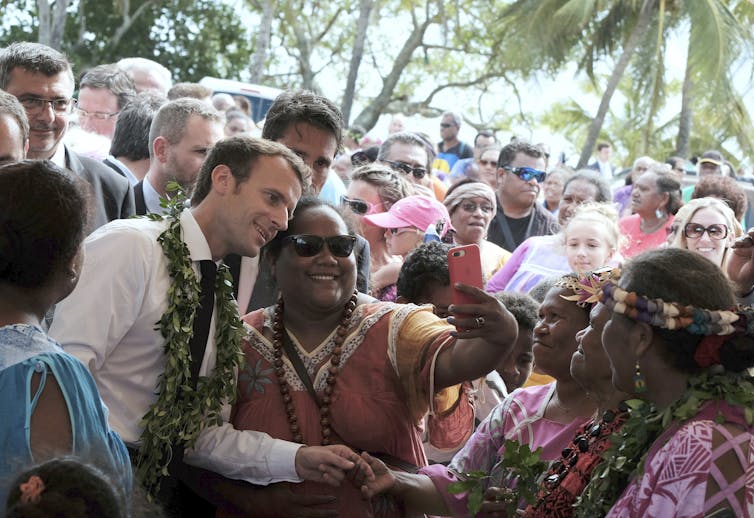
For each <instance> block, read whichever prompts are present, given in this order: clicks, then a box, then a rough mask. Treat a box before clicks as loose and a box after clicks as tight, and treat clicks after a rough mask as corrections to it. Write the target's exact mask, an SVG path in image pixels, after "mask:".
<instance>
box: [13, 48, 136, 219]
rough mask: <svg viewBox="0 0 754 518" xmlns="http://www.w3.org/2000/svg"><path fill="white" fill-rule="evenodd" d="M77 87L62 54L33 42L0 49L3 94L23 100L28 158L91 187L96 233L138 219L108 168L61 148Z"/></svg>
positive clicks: (127, 192) (121, 181)
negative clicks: (120, 221)
mask: <svg viewBox="0 0 754 518" xmlns="http://www.w3.org/2000/svg"><path fill="white" fill-rule="evenodd" d="M73 88H74V82H73V71H72V70H71V66H70V64H69V63H68V60H67V59H66V57H65V56H64V55H63V54H61V53H60V52H58V51H56V50H54V49H52V48H50V47H47V46H46V45H42V44H39V43H28V42H22V43H12V44H11V45H9V46H7V47H5V48H4V49H2V50H0V89H3V90H5V91H6V92H8V93H9V94H12V95H14V96H15V97H16V98H17V99H18V100H19V101H20V103H21V105H22V106H23V107H24V110H25V111H26V116H27V117H28V119H29V130H30V131H29V151H28V154H27V156H28V158H33V159H43V160H51V161H52V162H54V163H56V164H57V165H59V166H61V167H66V168H68V169H70V170H71V171H73V172H74V173H76V174H78V175H79V176H81V177H82V178H84V179H85V180H86V181H87V182H88V183H89V185H90V186H91V188H92V196H93V210H94V218H93V219H94V221H93V223H94V227H95V228H96V227H100V226H102V225H104V224H105V223H107V222H108V221H112V220H114V219H118V218H127V217H130V216H132V215H133V214H134V197H133V190H132V189H131V185H130V184H129V183H128V180H126V179H125V178H123V177H122V176H120V175H118V174H117V173H115V172H113V171H112V170H111V169H110V168H109V167H107V166H105V165H104V164H102V163H101V162H97V161H95V160H91V159H89V158H86V157H82V156H79V155H78V154H76V153H75V152H74V151H72V150H70V149H68V148H67V147H65V146H64V145H63V144H62V140H63V137H64V136H65V133H66V131H67V129H68V120H69V117H70V114H71V112H72V110H73V105H74V100H73V97H72V96H73Z"/></svg>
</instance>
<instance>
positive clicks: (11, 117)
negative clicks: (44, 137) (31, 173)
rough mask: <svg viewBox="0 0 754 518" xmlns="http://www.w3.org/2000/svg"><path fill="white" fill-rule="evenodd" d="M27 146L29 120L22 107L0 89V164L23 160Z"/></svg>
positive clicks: (16, 100)
mask: <svg viewBox="0 0 754 518" xmlns="http://www.w3.org/2000/svg"><path fill="white" fill-rule="evenodd" d="M28 148H29V121H28V120H26V113H25V112H24V107H23V106H21V103H19V102H18V99H16V98H15V97H13V96H12V95H11V94H8V93H5V92H3V91H2V90H0V165H3V164H7V163H10V162H18V161H19V160H23V159H24V158H26V150H27V149H28Z"/></svg>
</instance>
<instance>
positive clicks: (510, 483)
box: [448, 440, 546, 516]
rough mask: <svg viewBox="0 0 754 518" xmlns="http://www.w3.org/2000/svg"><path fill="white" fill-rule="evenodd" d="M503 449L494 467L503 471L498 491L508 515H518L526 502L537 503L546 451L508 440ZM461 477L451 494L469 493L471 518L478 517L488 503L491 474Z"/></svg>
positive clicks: (474, 474) (451, 489)
mask: <svg viewBox="0 0 754 518" xmlns="http://www.w3.org/2000/svg"><path fill="white" fill-rule="evenodd" d="M503 449H504V452H503V457H502V459H500V461H499V463H498V464H497V465H496V466H495V468H493V469H494V470H497V469H502V470H503V478H502V482H501V488H502V489H503V491H502V492H501V491H498V495H499V498H498V499H499V500H500V501H504V502H505V504H506V511H507V513H508V516H516V509H518V507H519V503H520V502H521V501H522V500H524V501H526V502H527V503H529V504H531V503H534V501H535V500H536V494H537V485H538V480H539V477H540V476H541V475H542V473H543V472H544V471H545V467H546V464H545V463H544V462H543V461H541V460H540V458H541V456H542V448H537V449H536V450H535V451H533V452H532V451H531V449H529V445H528V444H521V443H519V442H518V441H515V440H506V441H505V442H504V443H503ZM459 478H460V479H461V480H459V481H458V482H454V483H452V484H450V485H449V486H448V492H449V493H451V494H454V495H456V494H461V493H467V502H468V504H467V508H468V510H469V516H476V514H477V513H478V512H479V508H480V507H481V505H482V502H483V500H484V492H485V489H487V484H488V481H489V478H490V474H489V473H486V472H484V471H472V472H469V473H463V474H461V475H459Z"/></svg>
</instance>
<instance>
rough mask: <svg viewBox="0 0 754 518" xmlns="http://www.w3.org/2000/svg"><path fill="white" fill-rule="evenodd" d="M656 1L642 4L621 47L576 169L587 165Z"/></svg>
mask: <svg viewBox="0 0 754 518" xmlns="http://www.w3.org/2000/svg"><path fill="white" fill-rule="evenodd" d="M655 2H656V0H644V4H643V5H642V6H641V12H640V13H639V19H638V21H637V22H636V25H635V26H634V28H633V30H632V31H631V35H630V36H629V37H628V41H626V44H625V45H624V46H623V52H622V53H621V56H620V59H618V62H617V63H616V64H615V68H613V73H612V74H611V75H610V79H609V80H608V82H607V87H606V88H605V93H604V94H602V100H601V101H600V106H599V108H598V109H597V115H595V117H594V119H592V122H591V124H589V131H588V132H587V137H586V142H585V143H584V147H583V148H582V149H581V156H580V157H579V163H578V166H577V167H578V168H582V167H586V165H587V164H588V163H589V158H590V157H591V156H592V151H593V150H594V145H595V144H596V143H597V138H599V135H600V130H602V124H603V123H604V122H605V115H607V111H608V109H609V108H610V100H611V99H612V98H613V94H614V93H615V90H616V89H617V88H618V83H620V80H621V79H622V78H623V74H624V73H625V72H626V67H628V63H629V62H630V61H631V58H632V57H633V55H634V52H635V51H636V48H637V47H638V46H639V42H640V41H641V40H642V38H644V35H645V33H646V32H647V29H648V27H649V22H650V20H651V19H652V11H653V9H654V6H655Z"/></svg>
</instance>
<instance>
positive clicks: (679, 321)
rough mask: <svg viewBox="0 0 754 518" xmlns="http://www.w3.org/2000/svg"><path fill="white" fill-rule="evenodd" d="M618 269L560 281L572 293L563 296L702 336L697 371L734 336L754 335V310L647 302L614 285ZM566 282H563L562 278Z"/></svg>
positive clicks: (712, 360) (715, 360)
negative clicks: (716, 308)
mask: <svg viewBox="0 0 754 518" xmlns="http://www.w3.org/2000/svg"><path fill="white" fill-rule="evenodd" d="M619 278H620V270H618V269H602V270H595V271H593V272H587V273H586V274H584V275H582V276H581V277H578V278H576V277H570V279H569V280H566V281H563V280H561V281H560V284H559V285H561V286H562V287H565V288H568V289H570V290H572V291H573V292H574V295H571V296H564V298H565V299H567V300H573V301H576V303H577V304H579V305H586V304H595V303H597V302H602V303H603V304H604V305H605V306H607V307H608V308H609V309H610V310H611V311H613V312H614V313H619V314H621V315H625V316H627V317H628V318H630V319H632V320H636V321H637V322H645V323H647V324H649V325H651V326H653V327H658V328H661V329H668V330H671V331H681V330H684V331H686V332H687V333H689V334H692V335H700V336H704V337H705V338H703V339H702V340H701V341H700V342H699V345H697V347H696V351H695V353H694V360H695V361H696V363H697V365H699V366H700V367H709V366H711V365H716V364H719V363H720V348H721V347H722V345H723V344H724V343H725V342H726V341H728V340H730V339H733V338H735V337H736V336H740V335H744V334H748V335H751V334H754V309H752V308H740V309H731V310H709V309H704V308H697V307H694V306H691V305H688V306H687V305H683V304H679V303H677V302H665V301H664V300H662V299H650V298H648V297H645V296H643V295H639V294H637V293H634V292H628V291H626V290H624V289H622V288H620V287H619V286H618V284H617V281H618V279H619ZM564 279H566V278H564Z"/></svg>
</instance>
